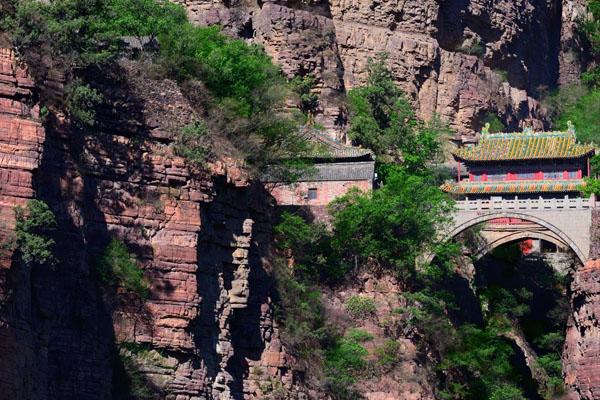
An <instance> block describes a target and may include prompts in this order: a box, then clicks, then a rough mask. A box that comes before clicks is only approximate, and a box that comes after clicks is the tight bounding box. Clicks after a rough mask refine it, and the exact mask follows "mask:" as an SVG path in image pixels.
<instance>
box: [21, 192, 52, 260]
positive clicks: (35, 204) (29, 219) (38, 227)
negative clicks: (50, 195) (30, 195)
mask: <svg viewBox="0 0 600 400" xmlns="http://www.w3.org/2000/svg"><path fill="white" fill-rule="evenodd" d="M15 217H16V226H15V232H16V247H17V250H18V251H19V254H20V255H21V259H22V260H23V261H24V262H25V263H26V264H53V263H54V262H55V261H56V259H55V257H54V253H53V249H54V245H55V241H54V239H52V238H50V236H49V234H50V233H51V232H52V231H53V230H54V229H56V217H55V216H54V213H53V212H52V210H50V207H48V205H47V204H46V203H44V202H43V201H41V200H35V199H34V200H29V201H28V202H27V206H26V207H25V208H22V207H19V206H17V207H15Z"/></svg>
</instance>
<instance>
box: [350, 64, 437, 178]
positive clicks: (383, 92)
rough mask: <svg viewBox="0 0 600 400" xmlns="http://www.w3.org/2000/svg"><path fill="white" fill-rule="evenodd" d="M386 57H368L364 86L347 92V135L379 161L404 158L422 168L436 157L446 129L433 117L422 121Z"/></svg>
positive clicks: (413, 166) (412, 164)
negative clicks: (395, 79) (394, 78)
mask: <svg viewBox="0 0 600 400" xmlns="http://www.w3.org/2000/svg"><path fill="white" fill-rule="evenodd" d="M385 60H386V59H385V56H383V55H381V56H379V57H378V58H377V59H369V61H368V78H367V83H366V85H364V86H360V87H357V88H353V89H351V90H350V91H349V92H348V105H349V108H350V128H349V130H348V135H349V137H350V138H351V139H352V140H353V141H354V142H355V143H356V144H359V145H362V146H365V147H367V148H370V149H372V150H373V151H374V152H375V154H376V155H378V156H379V157H380V159H381V160H380V161H382V162H386V161H401V160H403V161H404V162H405V163H406V165H407V166H408V167H409V168H413V169H422V168H424V166H425V163H427V162H430V161H434V160H437V158H438V157H439V155H440V152H441V143H440V141H439V139H440V137H441V136H443V135H445V134H447V133H448V132H449V130H448V129H447V127H446V126H445V125H444V124H443V123H441V121H440V120H439V118H437V117H435V116H434V118H433V119H432V120H431V121H430V122H425V123H424V122H422V121H420V120H418V119H417V118H416V116H415V113H414V111H413V109H412V106H411V105H410V103H409V102H408V100H407V99H406V98H405V96H404V93H403V92H402V91H401V90H400V89H399V88H398V87H397V86H396V84H395V82H394V80H393V77H392V74H391V72H390V71H389V69H388V68H387V67H386V66H385Z"/></svg>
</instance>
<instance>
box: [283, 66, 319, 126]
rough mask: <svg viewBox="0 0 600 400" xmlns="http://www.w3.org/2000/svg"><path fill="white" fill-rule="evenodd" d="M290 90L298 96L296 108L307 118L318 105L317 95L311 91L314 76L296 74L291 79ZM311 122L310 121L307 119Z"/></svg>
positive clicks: (313, 112) (312, 114)
mask: <svg viewBox="0 0 600 400" xmlns="http://www.w3.org/2000/svg"><path fill="white" fill-rule="evenodd" d="M290 83H291V87H292V91H293V92H294V94H296V96H298V108H299V109H300V111H302V112H303V113H304V114H306V115H308V116H309V118H310V117H312V116H314V114H315V112H316V111H317V108H318V107H319V96H318V95H317V94H316V93H314V92H313V88H314V87H315V78H314V77H313V76H311V75H305V76H296V77H294V78H293V79H292V80H291V82H290ZM309 122H312V121H309Z"/></svg>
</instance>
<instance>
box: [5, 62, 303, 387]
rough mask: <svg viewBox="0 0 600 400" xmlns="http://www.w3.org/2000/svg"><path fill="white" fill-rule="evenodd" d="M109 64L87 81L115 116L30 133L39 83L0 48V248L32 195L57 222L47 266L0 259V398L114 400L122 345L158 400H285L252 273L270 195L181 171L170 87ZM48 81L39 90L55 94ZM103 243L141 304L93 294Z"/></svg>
mask: <svg viewBox="0 0 600 400" xmlns="http://www.w3.org/2000/svg"><path fill="white" fill-rule="evenodd" d="M119 68H120V72H121V74H122V75H121V76H123V77H126V80H127V85H120V86H119V85H114V84H113V83H112V82H110V81H108V80H107V81H103V82H99V83H98V84H99V85H100V86H99V88H100V90H103V91H105V94H106V98H107V99H109V100H110V101H113V100H114V101H115V104H119V106H120V107H121V108H120V109H119V110H118V113H115V114H111V113H106V114H103V113H99V115H98V123H97V125H96V128H95V129H94V130H93V131H92V130H91V129H90V130H87V131H80V130H74V129H71V127H70V126H69V125H68V124H67V123H66V121H65V118H64V116H62V115H60V114H59V115H55V118H56V119H55V120H52V121H49V123H48V124H47V125H46V128H44V127H43V125H42V122H41V118H40V110H39V106H38V105H37V104H36V102H35V100H36V93H38V90H39V87H38V86H36V85H35V84H34V81H33V79H32V78H31V77H30V76H29V74H28V72H27V69H26V68H25V67H24V66H22V64H21V63H19V62H18V60H16V59H15V57H14V54H13V52H12V51H9V50H0V177H1V178H2V179H0V217H1V221H0V239H2V240H3V242H2V243H4V240H7V239H9V238H10V237H11V235H14V231H13V230H14V210H13V209H14V207H15V206H18V205H24V204H25V203H26V202H27V200H28V199H30V198H33V197H35V198H39V199H42V200H43V201H45V202H47V203H48V204H49V205H50V207H51V209H52V210H53V211H54V213H55V214H56V217H57V220H58V223H59V227H58V229H57V232H56V242H57V245H56V249H55V252H56V256H57V258H58V263H57V264H56V265H54V266H33V267H29V266H25V265H23V264H22V263H20V262H19V260H18V258H17V257H14V256H13V254H12V253H11V252H10V251H8V252H7V251H4V248H2V251H1V252H0V253H1V256H2V259H1V263H2V268H1V269H0V296H1V297H0V302H1V307H0V321H1V322H0V349H1V350H2V357H0V388H1V390H0V399H17V398H19V399H58V398H62V399H75V398H76V399H108V398H113V396H117V397H116V398H119V397H118V395H119V394H120V395H122V394H123V393H124V392H123V390H124V389H123V388H120V387H119V386H118V383H117V382H118V380H119V379H120V378H119V374H120V373H122V371H121V370H122V368H123V366H122V365H121V362H120V361H119V360H120V357H119V350H120V349H121V351H122V349H123V346H126V347H127V348H128V349H131V348H133V349H136V348H137V349H140V348H142V349H144V351H142V352H138V353H135V352H131V351H129V350H128V351H127V352H126V353H127V356H128V357H129V358H131V359H132V360H133V362H134V364H135V365H136V368H137V369H138V370H139V372H140V373H141V374H142V376H143V377H144V380H145V384H147V385H148V387H149V388H150V390H151V391H152V392H153V393H155V394H156V396H159V397H160V398H168V399H175V398H177V399H192V398H193V399H199V398H204V399H208V398H219V399H229V398H241V397H248V396H250V397H253V398H261V397H262V392H261V387H264V384H265V382H270V381H271V380H275V381H277V382H280V383H281V384H282V385H284V386H285V388H286V390H290V391H293V390H295V389H294V388H295V385H296V381H297V379H296V378H295V377H294V376H295V374H296V373H297V371H295V370H294V365H295V364H294V362H293V359H292V358H291V357H290V356H289V354H287V352H286V350H285V349H284V348H283V345H282V343H281V341H280V338H279V330H278V327H277V326H276V323H275V321H274V317H273V308H272V305H271V302H272V300H271V298H272V295H273V290H274V289H273V283H272V279H271V277H270V276H269V275H268V273H267V268H268V265H267V264H266V263H265V260H266V255H267V254H268V252H269V249H270V243H271V223H272V222H271V213H272V207H271V205H272V200H271V198H270V196H269V195H268V194H267V193H266V192H265V191H264V190H263V189H262V187H261V186H260V185H256V184H252V183H251V182H250V181H249V180H248V179H247V177H246V176H245V174H244V173H243V172H242V170H241V169H240V168H238V167H237V166H236V163H235V162H234V161H233V160H231V159H224V160H220V161H217V162H215V163H213V164H211V165H209V166H208V167H207V169H206V170H205V171H192V170H190V169H189V168H188V167H187V166H186V164H185V162H184V160H183V159H182V158H180V157H176V156H175V155H173V153H172V149H171V147H170V144H171V142H172V137H173V136H172V135H173V133H174V132H177V130H178V129H181V127H182V126H184V125H185V124H188V123H190V121H191V119H192V117H193V110H192V108H191V107H190V106H189V104H188V103H187V102H186V100H185V98H184V96H183V95H182V94H181V92H180V91H179V88H178V86H177V84H176V83H175V82H172V81H168V80H161V81H156V80H152V78H150V77H148V76H146V75H145V74H144V70H143V68H140V67H139V66H138V65H137V64H135V63H128V62H126V61H123V63H122V65H120V66H119ZM55 78H56V80H55V81H50V80H49V81H46V82H44V84H45V85H49V86H52V87H53V88H55V89H56V90H58V91H60V90H61V88H62V79H61V77H60V76H56V77H55ZM111 237H117V238H120V239H121V240H122V241H123V242H125V243H126V245H127V246H128V247H129V249H130V251H131V252H132V253H133V254H135V256H136V258H137V259H138V260H139V262H140V265H141V267H142V268H143V270H144V274H145V276H146V277H147V278H148V280H149V281H150V282H151V287H150V295H149V297H148V298H147V299H145V300H142V299H140V298H139V297H137V296H136V295H134V294H132V293H127V292H125V291H121V292H120V293H116V294H115V293H110V292H107V291H105V290H100V288H99V283H98V278H97V275H96V272H95V268H96V265H97V261H98V258H99V257H100V254H102V251H103V249H104V247H105V246H106V244H107V243H108V241H109V240H110V238H111ZM136 346H137V347H136ZM140 346H141V347H140Z"/></svg>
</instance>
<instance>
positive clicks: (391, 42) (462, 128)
mask: <svg viewBox="0 0 600 400" xmlns="http://www.w3.org/2000/svg"><path fill="white" fill-rule="evenodd" d="M179 2H180V3H182V4H184V5H185V6H186V7H187V9H188V12H189V15H190V17H191V19H192V20H193V21H195V22H196V23H198V24H203V25H204V24H219V25H222V26H223V27H224V28H225V30H226V31H228V32H230V33H232V34H233V35H237V36H239V37H243V38H246V39H248V40H250V41H253V42H256V43H260V44H261V45H263V46H264V47H265V49H266V51H267V52H268V53H269V54H270V55H271V56H273V58H274V59H275V60H276V61H277V62H278V63H279V64H280V65H281V66H282V69H283V71H284V72H285V73H286V74H287V75H288V76H294V75H306V74H311V75H313V76H315V77H316V78H317V87H316V88H315V91H316V92H318V93H319V94H320V110H319V114H318V115H317V122H319V123H321V124H323V125H324V126H325V127H326V128H327V129H328V130H329V132H330V133H331V134H332V135H334V136H337V137H338V138H343V137H344V129H345V126H346V122H347V110H345V109H344V107H343V105H342V102H341V101H340V97H341V96H343V95H344V92H345V91H347V90H348V89H350V88H352V87H354V86H356V85H358V84H361V83H364V82H365V78H366V75H367V68H366V67H367V60H368V59H369V58H370V57H375V56H377V55H378V54H380V53H382V52H383V53H386V54H387V56H388V60H387V63H388V66H389V67H390V69H391V71H392V72H393V74H394V77H395V79H396V81H397V83H398V85H400V87H402V88H403V89H404V90H405V92H406V93H407V95H408V96H409V98H410V99H411V100H412V101H413V102H414V104H415V105H416V106H417V107H418V110H419V114H420V116H421V117H423V118H425V119H428V118H430V117H431V115H432V114H433V113H437V114H439V115H441V116H442V118H444V119H445V120H446V121H448V122H449V123H450V125H451V126H452V127H453V128H454V129H456V131H457V132H458V135H459V138H461V139H462V140H463V141H471V140H474V139H475V135H476V132H478V131H479V129H480V128H481V126H482V121H483V120H484V118H485V117H486V116H488V114H489V113H491V114H496V115H498V116H500V118H501V120H502V121H503V122H504V124H505V125H506V126H507V127H508V129H517V128H519V127H522V126H523V125H533V126H534V127H536V128H542V127H548V124H549V121H548V119H547V118H546V116H545V111H544V110H543V109H542V107H541V106H540V104H539V102H538V99H539V98H540V96H542V95H543V94H544V93H545V92H546V90H547V89H548V88H552V87H555V86H556V84H557V83H571V82H573V81H575V80H576V77H577V76H578V74H579V73H580V72H581V68H582V65H581V64H582V62H581V60H582V58H581V57H580V56H581V53H582V50H583V46H584V45H583V43H582V41H581V40H580V38H579V37H578V36H577V33H576V30H577V22H578V21H579V19H580V18H581V16H582V15H584V13H585V7H584V4H583V1H582V0H563V1H562V2H561V1H559V0H553V1H549V2H539V1H535V0H527V1H525V2H512V1H501V2H496V3H493V2H487V1H480V0H473V1H465V2H459V1H447V2H437V1H433V0H427V1H412V0H408V1H400V2H392V1H384V2H366V1H361V0H349V1H346V0H332V1H325V0H323V1H309V2H300V1H288V0H281V1H275V2H271V1H268V2H264V3H263V2H258V3H254V2H225V1H219V0H210V1H207V0H179Z"/></svg>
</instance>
